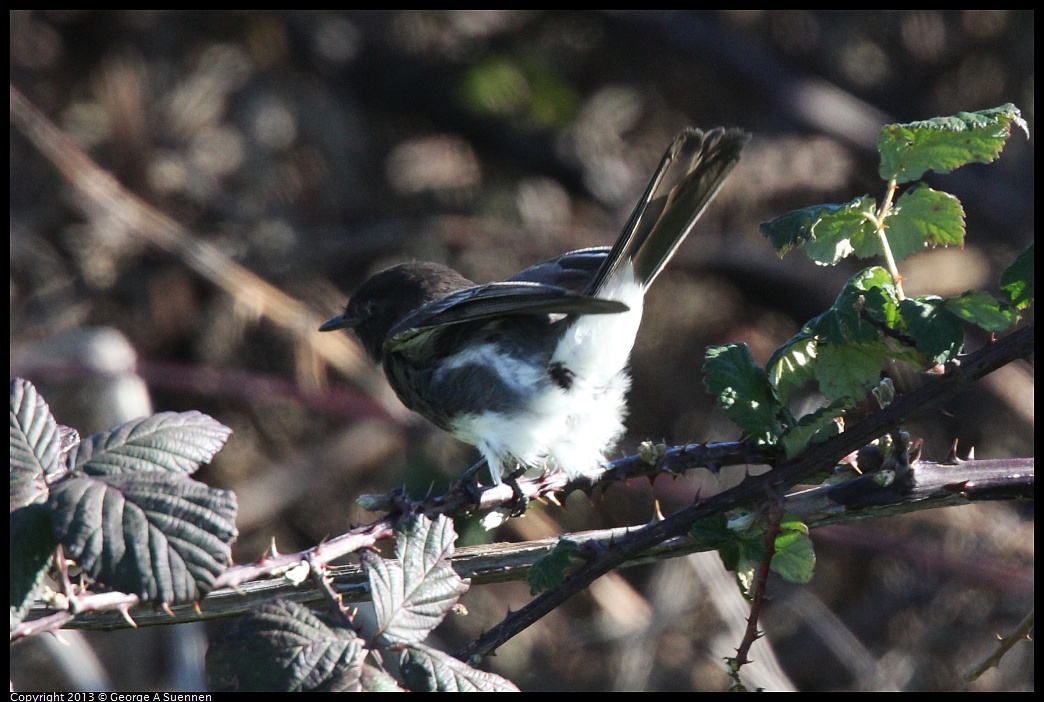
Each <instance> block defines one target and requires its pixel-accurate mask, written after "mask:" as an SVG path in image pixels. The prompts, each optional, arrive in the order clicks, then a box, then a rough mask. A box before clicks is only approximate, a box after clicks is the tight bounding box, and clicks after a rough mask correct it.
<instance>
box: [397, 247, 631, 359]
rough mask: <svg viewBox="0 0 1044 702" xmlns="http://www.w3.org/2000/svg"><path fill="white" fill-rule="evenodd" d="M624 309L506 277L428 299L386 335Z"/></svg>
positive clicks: (592, 298) (542, 285)
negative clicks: (487, 321)
mask: <svg viewBox="0 0 1044 702" xmlns="http://www.w3.org/2000/svg"><path fill="white" fill-rule="evenodd" d="M567 255H568V254H567ZM627 310H628V307H627V305H625V304H623V303H622V302H617V301H615V300H600V299H598V298H594V297H587V296H585V295H581V294H578V293H575V292H570V291H569V290H567V289H565V288H564V287H560V286H558V285H544V284H541V283H536V282H529V281H522V280H507V281H504V282H502V283H487V284H486V285H478V286H475V287H473V288H468V289H467V290H461V291H460V292H457V293H453V294H452V295H447V296H446V297H444V298H442V299H440V300H435V301H434V302H429V303H428V304H426V305H424V306H423V307H420V308H419V309H417V310H415V311H414V312H412V313H411V314H409V315H408V316H406V317H405V318H403V319H402V320H401V321H400V322H399V323H398V324H396V325H395V326H394V327H393V328H392V329H391V332H390V333H389V337H390V338H391V339H393V340H394V339H398V338H401V337H404V336H410V335H412V334H413V333H415V332H420V331H423V330H425V329H431V328H432V327H442V326H447V325H450V324H462V323H465V322H476V321H480V320H485V319H492V318H494V317H503V316H506V315H517V314H616V313H619V312H626V311H627Z"/></svg>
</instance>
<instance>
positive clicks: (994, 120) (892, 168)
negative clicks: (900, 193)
mask: <svg viewBox="0 0 1044 702" xmlns="http://www.w3.org/2000/svg"><path fill="white" fill-rule="evenodd" d="M1012 124H1014V125H1016V126H1018V127H1021V128H1022V129H1023V131H1025V132H1026V136H1027V137H1029V130H1028V127H1027V126H1026V122H1025V120H1023V119H1022V116H1021V113H1020V112H1019V110H1018V108H1016V107H1015V106H1014V105H1011V104H1007V105H1002V106H1001V107H995V108H992V109H989V110H982V111H980V112H959V113H957V114H956V115H954V116H952V117H936V118H935V119H929V120H925V121H923V122H911V123H909V124H889V125H887V126H885V128H884V129H883V130H882V132H881V139H880V140H879V141H878V143H877V150H878V151H879V152H880V153H881V167H880V173H881V177H882V178H883V179H884V180H890V179H892V178H895V180H896V182H897V183H908V182H910V181H914V180H917V179H918V178H920V177H921V176H922V175H924V173H925V172H926V171H935V172H936V173H949V172H950V171H952V170H954V169H956V168H960V167H961V166H964V165H966V164H969V163H990V162H991V161H993V160H994V159H996V158H997V156H999V155H1000V152H1001V149H1003V148H1004V143H1005V142H1006V141H1007V140H1008V137H1009V136H1011V125H1012Z"/></svg>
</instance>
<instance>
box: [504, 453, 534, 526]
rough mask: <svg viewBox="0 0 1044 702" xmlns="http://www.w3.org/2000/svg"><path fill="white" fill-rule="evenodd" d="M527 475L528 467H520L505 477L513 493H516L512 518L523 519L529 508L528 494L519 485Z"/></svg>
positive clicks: (512, 505) (512, 504)
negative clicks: (520, 479)
mask: <svg viewBox="0 0 1044 702" xmlns="http://www.w3.org/2000/svg"><path fill="white" fill-rule="evenodd" d="M525 474H526V467H525V466H518V468H516V469H515V470H513V471H511V472H510V473H508V474H507V475H506V476H504V482H505V483H507V484H508V485H510V486H511V492H512V493H514V497H513V498H512V499H511V507H512V509H511V516H512V517H521V516H522V515H523V514H525V513H526V509H527V508H528V507H529V498H528V497H526V493H524V492H522V488H521V487H519V485H518V479H519V478H521V477H522V476H523V475H525Z"/></svg>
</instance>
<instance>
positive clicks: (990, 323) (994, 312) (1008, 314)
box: [943, 290, 1019, 332]
mask: <svg viewBox="0 0 1044 702" xmlns="http://www.w3.org/2000/svg"><path fill="white" fill-rule="evenodd" d="M943 306H944V307H945V308H946V309H947V310H949V311H950V312H952V313H953V314H954V316H956V317H958V318H960V319H962V320H964V321H965V322H968V323H969V324H974V325H975V326H977V327H979V328H980V329H983V330H985V331H988V332H999V331H1004V330H1005V329H1009V328H1010V327H1011V326H1012V325H1013V324H1015V323H1016V322H1017V321H1019V313H1018V312H1017V311H1016V310H1015V308H1014V307H1012V306H1011V305H1009V304H1007V303H1004V302H1001V301H1000V300H998V299H996V298H995V297H993V295H990V294H989V293H987V292H984V291H982V290H969V291H967V292H963V293H961V294H960V295H958V296H957V297H951V298H948V299H947V300H945V301H944V302H943Z"/></svg>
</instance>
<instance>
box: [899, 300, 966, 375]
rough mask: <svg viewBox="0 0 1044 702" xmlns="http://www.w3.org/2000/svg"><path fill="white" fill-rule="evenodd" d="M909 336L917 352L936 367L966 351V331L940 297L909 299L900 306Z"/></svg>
mask: <svg viewBox="0 0 1044 702" xmlns="http://www.w3.org/2000/svg"><path fill="white" fill-rule="evenodd" d="M899 312H900V314H901V315H902V317H903V322H904V324H905V327H906V330H907V332H908V333H909V334H910V336H911V337H913V339H914V343H915V344H916V346H917V349H918V350H919V351H920V352H921V353H923V354H924V355H925V356H926V357H927V358H928V359H930V360H931V361H932V362H934V363H945V362H946V361H950V360H953V359H955V358H957V356H958V354H960V352H961V349H962V348H963V347H964V327H963V326H961V322H960V319H958V318H957V316H956V315H955V314H953V313H952V312H951V311H950V310H949V309H947V306H946V300H945V299H943V298H941V297H939V296H938V295H924V296H921V297H915V298H909V299H906V300H903V301H902V302H901V303H900V304H899Z"/></svg>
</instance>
